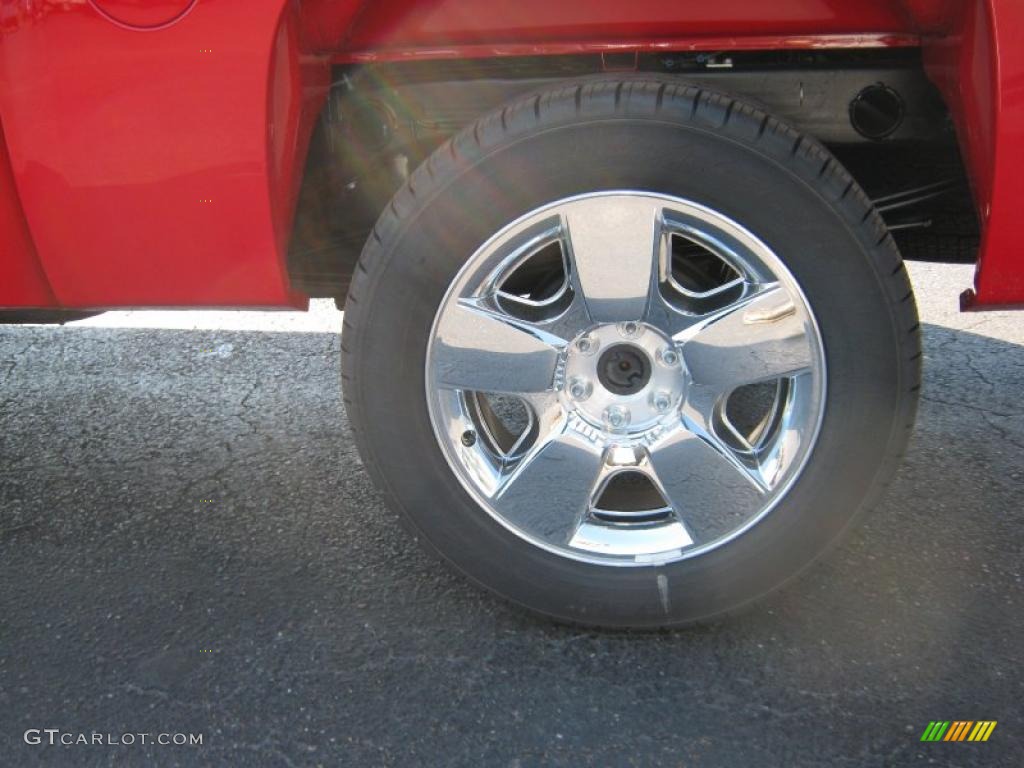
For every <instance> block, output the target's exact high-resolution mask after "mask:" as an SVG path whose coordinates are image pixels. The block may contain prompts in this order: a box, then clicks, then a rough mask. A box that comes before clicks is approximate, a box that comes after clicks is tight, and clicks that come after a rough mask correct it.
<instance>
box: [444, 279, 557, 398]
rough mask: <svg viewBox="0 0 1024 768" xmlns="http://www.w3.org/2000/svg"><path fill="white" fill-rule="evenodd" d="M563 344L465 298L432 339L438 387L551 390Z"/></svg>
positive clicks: (525, 390) (513, 390) (493, 390)
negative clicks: (559, 350) (559, 348)
mask: <svg viewBox="0 0 1024 768" xmlns="http://www.w3.org/2000/svg"><path fill="white" fill-rule="evenodd" d="M564 344H565V342H564V340H562V339H560V338H559V337H557V336H554V335H552V334H550V333H547V332H545V331H543V330H541V329H539V328H537V327H535V326H533V325H530V324H529V323H527V322H524V321H522V320H518V319H516V318H513V317H511V316H509V315H505V314H503V313H501V312H500V311H497V310H493V309H490V308H488V307H487V306H486V305H485V303H484V302H482V301H479V300H470V299H464V300H462V301H460V302H459V303H458V304H456V305H455V306H454V307H452V310H451V311H449V312H447V313H445V315H444V316H443V318H442V321H441V323H440V324H439V326H438V329H437V337H436V339H435V340H434V348H433V354H434V365H435V369H434V370H435V377H436V382H437V384H438V385H439V386H442V387H447V388H458V389H470V390H475V391H478V392H505V393H518V392H543V391H545V390H547V389H550V388H551V385H552V378H553V375H554V370H555V364H556V362H557V360H558V347H560V346H562V345H564Z"/></svg>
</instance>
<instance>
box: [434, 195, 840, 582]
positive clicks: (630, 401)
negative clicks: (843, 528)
mask: <svg viewBox="0 0 1024 768" xmlns="http://www.w3.org/2000/svg"><path fill="white" fill-rule="evenodd" d="M430 339H431V341H430V343H429V345H428V348H427V366H426V394H427V402H428V404H429V410H430V418H431V422H432V426H433V429H434V432H435V435H436V437H437V440H438V442H439V444H440V446H441V449H442V451H443V453H444V455H445V457H446V459H447V461H448V464H449V465H450V466H451V468H452V470H453V471H454V472H455V475H456V477H457V478H458V480H459V482H460V483H461V484H462V486H463V487H464V488H465V489H466V491H467V492H468V493H469V494H470V495H471V496H472V497H473V498H474V499H475V500H476V502H477V503H478V504H479V505H480V506H481V507H482V508H483V509H484V510H485V511H486V513H487V514H489V515H491V516H492V517H493V518H494V519H495V520H497V521H498V522H499V523H500V524H502V525H503V526H505V527H506V528H507V529H509V530H510V531H512V532H513V533H515V534H516V535H518V536H520V537H521V538H523V539H525V540H527V541H529V542H531V543H533V544H534V545H536V546H539V547H542V548H544V549H546V550H548V551H550V552H553V553H556V554H558V555H561V556H564V557H569V558H573V559H576V560H582V561H586V562H593V563H599V564H604V565H624V566H629V565H650V564H661V563H667V562H672V561H676V560H681V559H684V558H689V557H694V556H697V555H700V554H703V553H705V552H708V551H710V550H711V549H714V548H716V547H720V546H722V545H723V544H726V543H727V542H729V541H730V540H732V539H734V538H736V537H738V536H740V535H742V534H743V533H744V532H745V531H746V530H748V529H749V528H750V527H751V526H753V525H755V524H756V523H757V522H758V521H759V520H760V519H762V518H763V517H764V516H765V515H767V514H769V513H770V511H771V510H772V508H773V507H774V506H775V505H776V504H777V503H778V502H779V500H780V499H781V498H782V497H783V496H784V495H785V494H786V493H787V491H788V490H789V488H790V487H791V486H792V485H793V483H794V482H795V480H796V479H797V477H798V476H799V475H800V473H801V471H802V469H803V467H804V465H805V464H806V462H807V459H808V457H809V455H810V453H811V450H812V448H813V446H814V442H815V439H816V437H817V433H818V430H819V427H820V425H821V421H822V416H823V410H824V402H825V358H824V349H823V345H822V341H821V336H820V334H819V331H818V328H817V324H816V322H815V319H814V316H813V314H812V312H811V308H810V306H809V305H808V302H807V299H806V298H805V297H804V295H803V293H802V291H801V290H800V288H799V286H798V285H797V283H796V280H795V279H794V278H793V276H792V275H791V274H790V272H789V270H788V269H787V268H786V267H785V265H784V264H783V263H782V261H781V260H780V259H779V258H778V257H777V256H776V255H775V254H774V253H773V252H772V251H771V250H770V249H769V248H768V247H767V246H766V245H765V244H764V243H763V242H761V241H760V240H758V239H757V238H756V237H755V236H754V235H753V234H751V233H750V232H748V231H747V230H745V229H744V228H743V227H742V226H741V225H740V224H738V223H737V222H735V221H733V220H732V219H730V218H728V217H726V216H724V215H722V214H721V213H719V212H716V211H713V210H710V209H709V208H706V207H704V206H701V205H698V204H696V203H693V202H688V201H686V200H682V199H679V198H674V197H669V196H664V195H656V194H652V193H647V192H636V191H615V192H601V193H594V194H587V195H581V196H577V197H572V198H567V199H564V200H560V201H557V202H555V203H552V204H550V205H546V206H544V207H542V208H540V209H537V210H535V211H533V212H531V213H529V214H527V215H526V216H524V217H522V218H520V219H519V220H518V221H515V222H513V223H512V224H510V225H508V226H507V227H505V228H504V229H503V230H501V231H500V232H499V233H498V234H496V235H495V236H494V237H492V238H491V239H490V240H489V241H488V242H486V243H485V244H484V245H483V246H482V247H480V248H479V249H478V250H477V251H476V252H475V253H474V254H473V255H472V256H471V257H470V258H469V260H468V262H467V263H466V264H465V266H464V267H463V268H462V269H461V270H460V272H459V274H458V275H457V276H456V278H455V280H454V281H453V283H452V284H451V286H450V288H449V290H448V292H447V294H446V295H445V297H444V299H443V300H442V302H441V304H440V307H439V309H438V311H437V314H436V316H435V319H434V324H433V328H432V332H431V336H430Z"/></svg>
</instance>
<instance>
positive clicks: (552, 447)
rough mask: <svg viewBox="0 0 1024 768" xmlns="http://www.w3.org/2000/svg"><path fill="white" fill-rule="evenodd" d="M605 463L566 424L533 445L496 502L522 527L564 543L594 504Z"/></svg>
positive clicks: (505, 513)
mask: <svg viewBox="0 0 1024 768" xmlns="http://www.w3.org/2000/svg"><path fill="white" fill-rule="evenodd" d="M602 463H603V458H602V456H601V452H600V451H599V450H598V449H596V448H595V447H594V446H593V445H592V444H591V443H590V442H589V441H588V440H587V439H586V438H584V437H583V436H581V435H579V434H578V433H576V432H574V431H573V430H571V429H568V428H565V427H564V426H563V427H562V428H560V429H558V430H556V431H554V433H552V434H550V435H549V436H547V437H546V438H544V439H542V440H540V441H539V442H538V444H537V445H535V446H534V447H533V448H531V450H530V452H529V453H528V454H527V455H526V456H524V457H523V459H522V460H521V461H520V462H519V464H518V465H517V467H516V468H515V470H514V471H513V472H512V473H511V474H510V475H509V477H508V478H507V479H506V480H505V482H503V483H502V485H501V487H500V488H499V490H498V493H497V494H496V496H495V502H496V504H497V506H498V508H499V509H501V511H502V514H503V516H504V517H505V518H506V519H507V520H508V521H509V522H511V523H512V524H513V525H515V526H517V527H518V528H520V529H521V530H524V531H526V532H527V533H530V534H532V535H534V536H538V537H540V538H542V539H544V540H546V541H550V542H552V543H556V544H558V545H565V544H567V543H568V542H569V540H570V538H571V537H572V534H573V532H574V531H575V530H576V528H577V527H578V526H579V524H580V522H581V521H582V520H583V517H584V515H585V514H586V513H587V511H588V510H589V508H590V500H591V496H592V495H593V493H594V489H595V488H596V486H597V483H598V478H599V476H600V473H601V467H602Z"/></svg>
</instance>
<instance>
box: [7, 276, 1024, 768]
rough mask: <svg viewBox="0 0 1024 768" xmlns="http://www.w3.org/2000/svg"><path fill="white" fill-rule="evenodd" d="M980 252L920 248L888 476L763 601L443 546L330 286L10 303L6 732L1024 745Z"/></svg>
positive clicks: (325, 746)
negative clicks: (239, 297)
mask: <svg viewBox="0 0 1024 768" xmlns="http://www.w3.org/2000/svg"><path fill="white" fill-rule="evenodd" d="M970 271H971V270H970V268H969V267H964V266H942V265H914V266H912V269H911V276H912V278H913V281H914V284H915V287H916V290H917V292H918V300H919V304H920V308H921V315H922V323H923V328H924V339H925V363H924V367H925V385H924V389H923V399H922V402H921V410H920V415H919V419H918V425H917V428H916V431H915V434H914V437H913V440H912V443H911V446H910V449H909V452H908V455H907V457H906V460H905V462H904V463H903V466H902V468H901V469H900V471H899V474H898V476H897V478H896V481H895V483H894V484H893V486H892V488H891V489H890V491H889V493H888V494H887V496H886V497H885V499H884V501H883V503H882V505H881V507H880V509H878V510H877V512H876V513H874V514H873V515H872V516H870V517H869V518H868V519H867V520H866V522H865V524H864V525H863V526H861V527H860V528H859V529H858V530H856V531H855V532H854V533H853V534H852V535H850V536H849V537H848V538H846V539H845V540H844V542H843V543H842V544H841V545H840V546H839V547H838V548H837V549H836V550H835V551H834V552H833V553H832V554H831V555H830V556H829V557H828V558H827V559H826V560H825V561H824V562H822V563H820V564H819V565H818V566H817V567H816V568H815V569H813V570H812V571H811V572H810V573H809V574H807V575H806V576H805V577H804V578H802V579H801V580H799V581H798V582H796V583H795V584H793V585H791V586H789V587H787V588H786V589H785V590H783V591H782V592H780V593H778V594H776V595H775V596H774V597H772V598H771V599H769V600H768V601H766V602H764V603H762V604H760V605H758V606H756V607H755V608H753V609H752V610H750V611H749V612H747V613H745V614H744V615H742V616H739V617H736V618H732V619H730V620H727V621H723V622H720V623H717V624H713V625H710V626H703V627H699V628H697V629H691V630H686V631H679V632H662V633H649V634H628V633H601V632H596V631H585V630H579V629H572V628H566V627H562V626H558V625H555V624H551V623H548V622H545V621H543V620H540V619H536V618H533V617H530V616H527V615H523V614H522V613H520V612H518V611H516V610H515V609H513V608H511V607H509V606H507V605H505V604H504V603H502V602H500V601H499V600H497V599H495V598H493V597H491V596H489V595H487V594H484V593H482V592H480V591H478V590H477V589H475V588H473V587H471V586H469V585H468V584H466V583H465V582H463V581H462V580H461V579H460V578H459V577H458V576H455V575H453V574H452V573H450V572H448V571H447V570H446V569H445V568H444V567H443V566H441V565H440V564H439V563H437V562H435V561H434V560H433V559H432V558H431V557H430V556H428V555H425V554H423V553H422V552H421V551H420V550H419V549H418V548H417V546H416V545H415V543H414V542H413V541H411V540H410V539H409V538H408V537H407V536H406V534H405V533H404V532H403V529H402V528H401V527H400V526H399V524H398V523H397V522H396V520H395V519H394V517H393V515H392V513H391V512H389V511H388V510H387V509H386V508H385V507H384V506H383V504H382V503H381V500H380V497H379V496H378V495H377V494H376V492H375V491H374V489H373V486H372V485H371V483H370V480H369V478H368V477H367V475H366V474H365V472H364V470H363V468H362V466H361V464H360V461H359V458H358V456H357V454H356V451H355V446H354V445H353V443H352V440H351V438H350V436H349V434H348V432H347V426H346V417H345V412H344V408H343V406H342V402H341V397H340V393H339V370H338V367H339V339H338V336H337V331H338V329H339V328H340V322H341V321H340V314H338V313H337V312H335V311H333V310H332V309H331V308H330V306H329V305H322V304H321V305H318V306H317V308H316V311H314V312H313V313H311V314H305V315H299V314H295V313H276V314H271V313H253V312H243V313H230V312H218V313H202V312H179V313H170V312H158V313H148V314H143V313H108V314H106V315H102V316H100V317H97V318H93V319H91V320H87V321H84V322H80V323H75V324H70V325H68V326H64V327H43V326H32V327H29V326H21V327H18V326H6V327H4V326H0V765H3V766H13V767H15V768H21V767H22V766H34V765H48V766H49V765H58V766H65V765H67V766H79V765H84V766H121V765H129V766H134V765H139V766H143V765H145V766H149V765H160V766H163V765H181V766H193V765H196V766H207V765H209V766H219V765H225V766H248V765H253V766H263V765H266V766H314V765H323V766H360V767H361V766H378V765H381V766H407V765H409V766H433V765H438V766H442V765H443V766H474V767H475V766H490V765H497V766H534V765H554V766H558V765H564V766H580V765H595V766H659V765H665V766H759V767H760V766H876V765H877V766H882V765H884V766H902V765H948V766H972V765H977V766H1019V765H1021V764H1022V763H1024V738H1022V736H1024V703H1022V700H1024V676H1022V673H1021V662H1022V658H1024V639H1022V637H1024V591H1022V579H1021V573H1022V569H1024V557H1022V550H1024V514H1022V499H1024V405H1022V400H1024V347H1022V346H1021V345H1022V344H1024V313H1021V314H1012V313H994V314H968V315H962V314H958V313H957V311H956V297H957V294H958V292H959V291H960V290H961V289H962V288H963V287H965V286H966V285H967V284H968V283H969V280H970ZM934 720H943V721H945V720H949V721H956V720H972V721H977V720H994V721H997V723H998V725H997V726H996V727H995V729H994V731H993V732H992V735H991V737H990V738H989V740H988V741H987V742H985V743H951V742H940V743H922V742H921V741H920V736H921V734H922V732H923V731H924V730H925V728H926V726H928V724H929V722H930V721H934ZM46 729H50V731H51V733H47V731H46ZM55 729H56V733H53V731H54V730H55ZM94 733H95V734H99V735H100V737H101V740H102V741H103V742H104V743H88V744H82V743H75V742H80V741H81V738H80V736H84V737H85V738H86V740H91V739H94V738H95V737H94V736H93V734H94ZM126 734H127V735H131V740H132V741H134V742H135V743H132V744H128V743H125V742H127V741H128V740H129V739H128V738H127V736H126ZM139 734H148V739H147V743H145V744H142V743H140V736H139ZM161 734H167V735H168V736H167V738H168V739H173V738H177V736H176V735H177V734H185V735H186V737H188V735H190V734H191V735H193V736H194V735H197V734H198V735H200V736H201V738H202V744H201V745H199V744H185V745H175V744H173V743H172V744H168V745H163V744H156V743H152V742H153V740H155V739H157V738H158V737H159V736H160V735H161ZM51 738H54V741H55V743H54V744H52V745H51V744H50V743H49V739H51ZM62 739H63V740H65V741H66V740H69V739H70V740H71V741H72V743H71V744H61V743H60V742H61V740H62ZM36 740H38V741H39V742H40V743H27V742H34V741H36ZM109 742H120V743H109Z"/></svg>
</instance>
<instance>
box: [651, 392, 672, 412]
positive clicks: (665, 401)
mask: <svg viewBox="0 0 1024 768" xmlns="http://www.w3.org/2000/svg"><path fill="white" fill-rule="evenodd" d="M651 405H653V406H654V410H656V411H657V412H658V413H664V412H665V411H667V410H668V409H669V408H671V407H672V396H671V395H670V394H669V393H668V392H655V393H654V397H652V398H651Z"/></svg>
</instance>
